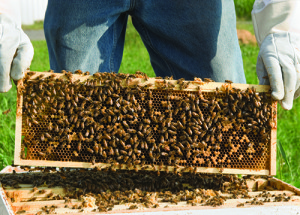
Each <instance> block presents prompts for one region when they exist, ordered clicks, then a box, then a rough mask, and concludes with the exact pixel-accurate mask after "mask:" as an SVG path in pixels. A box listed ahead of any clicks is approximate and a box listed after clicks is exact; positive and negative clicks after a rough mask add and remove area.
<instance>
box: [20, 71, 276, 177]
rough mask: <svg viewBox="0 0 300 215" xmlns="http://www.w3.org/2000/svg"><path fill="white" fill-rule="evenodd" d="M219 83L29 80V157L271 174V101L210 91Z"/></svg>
mask: <svg viewBox="0 0 300 215" xmlns="http://www.w3.org/2000/svg"><path fill="white" fill-rule="evenodd" d="M211 81H212V80H210V79H204V81H202V80H201V79H199V78H195V80H194V81H185V80H184V79H179V80H173V79H172V77H166V78H164V79H163V78H160V77H157V78H155V79H154V78H149V77H148V76H147V75H146V74H144V73H142V72H137V73H136V74H121V73H120V74H116V73H95V74H93V75H89V73H88V72H87V73H84V74H83V73H82V72H81V71H80V70H78V71H76V72H75V74H72V73H71V72H66V71H63V74H55V73H51V72H50V73H41V74H39V73H35V72H28V73H26V75H25V77H24V79H23V85H22V86H19V88H18V92H19V94H20V95H22V97H23V104H22V113H21V114H22V135H23V136H24V139H23V141H22V145H21V148H22V153H21V157H22V159H26V160H47V161H67V162H72V161H76V162H90V163H91V164H92V165H97V164H98V163H105V164H110V169H111V170H113V171H115V170H117V169H134V170H136V171H138V170H152V171H156V172H157V173H158V174H159V172H160V171H169V170H170V169H169V168H168V167H172V168H173V169H172V171H174V172H175V173H177V174H180V172H197V167H214V168H220V169H222V168H242V169H268V168H269V166H270V162H269V157H270V131H271V129H272V128H274V127H276V118H274V116H276V111H274V112H273V113H272V103H271V98H270V94H269V93H266V92H256V90H255V88H248V89H246V90H241V89H236V88H234V87H231V82H230V81H226V82H227V83H226V84H224V86H223V87H222V88H216V89H215V90H214V92H205V91H202V90H201V89H202V86H203V85H205V84H207V83H210V82H211ZM25 152H26V153H25ZM99 168H101V167H99Z"/></svg>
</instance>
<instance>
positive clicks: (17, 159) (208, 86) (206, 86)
mask: <svg viewBox="0 0 300 215" xmlns="http://www.w3.org/2000/svg"><path fill="white" fill-rule="evenodd" d="M41 74H43V75H45V77H47V76H49V75H50V74H51V73H47V72H44V73H43V72H36V74H35V75H33V76H32V77H31V78H32V79H34V78H35V77H37V76H39V75H41ZM56 76H57V77H60V78H65V76H64V75H63V74H56ZM73 78H76V79H79V80H80V81H85V80H87V79H88V78H89V76H83V75H73ZM157 81H161V80H160V79H155V78H149V79H148V80H147V81H146V82H145V81H143V80H142V78H136V79H135V80H134V81H133V83H135V84H136V83H139V84H142V85H144V84H146V83H152V84H153V86H151V87H149V89H156V87H155V84H154V83H155V82H157ZM171 82H174V83H175V82H176V80H174V81H172V80H171ZM191 83H192V84H191V85H189V87H188V88H187V89H184V90H183V91H196V88H197V87H198V86H201V90H202V92H214V91H215V90H216V87H218V88H219V89H222V88H224V87H225V88H226V87H229V88H236V89H241V90H246V89H247V88H252V87H254V88H255V89H256V92H270V86H267V85H250V84H234V83H232V84H229V83H217V82H202V83H200V82H198V81H197V80H195V81H192V82H191ZM22 87H23V81H22V80H20V81H19V82H18V85H17V88H18V95H17V116H16V133H15V134H16V135H15V154H14V164H15V165H23V166H44V167H71V168H94V167H96V166H98V167H100V168H106V167H110V166H111V165H112V164H108V163H96V164H94V165H93V164H92V163H91V162H68V161H67V162H65V161H50V160H26V159H22V158H21V151H22V147H21V144H22V106H23V96H22V93H20V90H21V89H22ZM178 90H179V88H178ZM271 116H272V119H274V126H273V127H272V129H271V133H270V135H271V138H270V139H271V141H270V155H269V161H270V162H269V164H270V166H269V169H260V170H258V169H238V168H215V167H197V169H196V172H199V173H223V174H256V175H276V131H277V102H276V101H273V100H272V114H271ZM136 168H137V169H141V166H140V165H136ZM158 168H159V165H148V168H143V169H144V170H150V171H151V170H152V171H153V169H158ZM175 168H176V167H174V166H166V168H163V169H161V171H165V170H166V169H168V171H170V172H172V171H174V170H175ZM120 169H128V167H127V166H126V165H122V167H121V168H120ZM129 169H134V168H133V167H129ZM184 169H186V168H185V167H183V166H180V167H177V170H178V171H180V170H184ZM184 171H186V172H187V171H188V170H184Z"/></svg>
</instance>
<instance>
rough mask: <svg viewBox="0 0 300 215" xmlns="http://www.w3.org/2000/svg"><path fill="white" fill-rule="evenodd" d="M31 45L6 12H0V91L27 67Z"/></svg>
mask: <svg viewBox="0 0 300 215" xmlns="http://www.w3.org/2000/svg"><path fill="white" fill-rule="evenodd" d="M32 58H33V46H32V44H31V42H30V40H29V38H28V36H27V35H26V34H25V33H24V32H23V30H22V29H21V28H20V27H18V26H17V24H16V23H15V21H14V20H13V19H12V18H10V17H9V16H8V15H6V14H0V92H7V91H8V90H9V89H10V88H11V87H12V84H11V80H10V78H12V79H13V80H15V81H17V80H20V79H21V78H22V77H23V73H24V72H25V70H26V69H27V68H29V66H30V63H31V60H32Z"/></svg>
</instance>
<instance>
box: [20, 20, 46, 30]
mask: <svg viewBox="0 0 300 215" xmlns="http://www.w3.org/2000/svg"><path fill="white" fill-rule="evenodd" d="M43 25H44V21H36V22H34V24H33V25H22V29H23V30H43Z"/></svg>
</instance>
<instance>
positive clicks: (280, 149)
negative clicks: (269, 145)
mask: <svg viewBox="0 0 300 215" xmlns="http://www.w3.org/2000/svg"><path fill="white" fill-rule="evenodd" d="M278 148H279V152H280V154H281V157H282V158H283V160H284V162H285V163H286V164H287V166H288V169H289V172H290V174H291V176H292V180H294V175H293V172H292V170H291V166H290V163H289V161H288V159H287V156H286V154H285V151H284V149H283V147H282V144H281V141H280V140H278Z"/></svg>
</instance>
